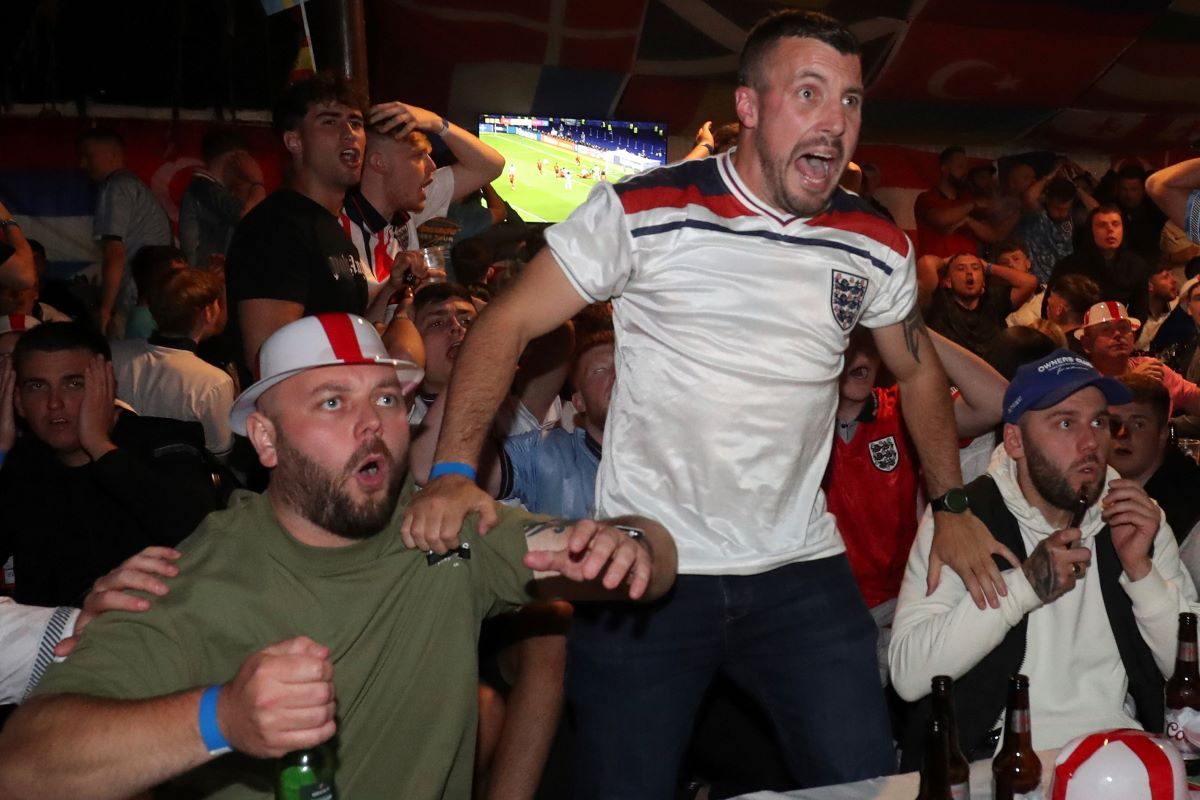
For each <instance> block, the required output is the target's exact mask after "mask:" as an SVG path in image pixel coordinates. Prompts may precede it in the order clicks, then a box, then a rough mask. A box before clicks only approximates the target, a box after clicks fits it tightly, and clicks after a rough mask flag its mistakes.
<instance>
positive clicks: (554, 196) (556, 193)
mask: <svg viewBox="0 0 1200 800" xmlns="http://www.w3.org/2000/svg"><path fill="white" fill-rule="evenodd" d="M480 138H481V139H482V140H483V141H484V142H487V143H488V144H489V145H491V146H492V147H494V148H496V149H497V150H499V151H500V154H501V155H503V156H504V172H503V173H502V174H501V175H500V177H499V178H497V179H496V180H494V181H492V187H493V188H494V189H495V190H496V191H497V192H498V193H499V194H500V196H501V197H503V198H504V200H505V202H507V203H508V204H509V205H510V206H512V207H513V208H514V209H516V212H517V213H518V214H520V215H521V218H522V219H524V220H525V221H526V222H558V221H560V220H564V219H566V218H567V216H568V215H569V214H570V213H571V212H572V211H574V210H575V207H576V206H578V205H579V204H580V203H582V202H583V201H584V200H586V199H587V196H588V192H590V191H591V190H592V187H593V186H595V185H596V180H594V179H592V178H580V177H579V172H580V170H581V168H587V169H589V170H590V169H596V168H600V167H604V168H606V169H607V170H608V182H609V183H615V182H616V181H618V180H620V179H621V178H623V177H624V176H625V175H627V174H628V173H627V172H625V170H624V169H623V168H622V167H619V166H616V165H613V164H605V162H604V161H603V160H602V159H599V158H596V157H594V156H588V155H584V154H581V153H572V152H569V151H567V150H563V149H562V148H561V147H554V146H552V145H548V144H543V143H541V142H534V141H531V140H529V139H526V138H524V137H521V136H517V135H515V134H511V133H485V134H483V135H482V136H480ZM576 155H578V156H579V162H580V163H579V164H576V163H575V156H576ZM539 159H549V161H548V162H547V163H545V164H543V165H542V171H541V173H539V172H538V168H537V162H538V160H539ZM556 163H557V164H558V165H559V166H560V167H563V168H564V169H569V170H571V188H570V189H568V188H567V185H566V184H567V182H566V179H565V178H556V177H554V165H555V164H556ZM514 164H515V165H516V167H517V172H516V176H515V180H514V184H515V185H514V186H510V185H509V182H508V168H509V167H510V166H512V165H514Z"/></svg>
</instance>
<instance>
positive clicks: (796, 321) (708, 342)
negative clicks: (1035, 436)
mask: <svg viewBox="0 0 1200 800" xmlns="http://www.w3.org/2000/svg"><path fill="white" fill-rule="evenodd" d="M546 239H547V242H548V243H549V246H550V248H551V250H552V252H553V253H554V256H555V258H556V259H557V260H558V263H559V265H560V266H561V268H562V270H563V272H564V273H565V274H566V276H567V278H568V279H569V280H570V281H571V283H572V284H573V285H574V287H575V289H576V290H577V291H578V292H579V293H580V294H581V295H582V296H583V297H585V298H587V299H588V300H589V301H596V300H603V299H607V298H610V297H611V298H613V312H614V313H613V321H614V324H615V326H616V334H617V337H616V338H617V342H616V345H617V346H616V364H617V380H616V385H615V386H614V388H613V395H612V401H611V405H610V409H609V416H608V421H607V424H606V426H605V433H604V458H603V461H602V463H601V465H600V474H599V477H598V482H597V500H598V504H597V509H598V514H599V515H600V516H603V517H609V516H615V515H620V514H632V513H637V514H644V515H646V516H649V517H652V518H654V519H657V520H659V521H660V522H662V523H663V524H664V525H665V526H666V527H667V529H668V530H669V531H670V532H671V533H672V534H673V535H674V537H675V540H676V543H677V545H678V548H679V571H680V572H681V573H690V574H754V573H759V572H764V571H766V570H769V569H772V568H775V567H777V566H781V565H783V564H787V563H791V562H794V561H801V560H809V559H816V558H822V557H826V556H831V555H835V554H837V553H839V552H841V551H842V550H843V546H842V543H841V539H840V538H839V536H838V533H837V528H836V525H835V523H834V519H833V517H832V515H831V514H829V513H828V512H827V511H826V508H825V498H824V495H823V494H822V493H821V489H820V484H821V477H822V475H823V473H824V471H825V466H826V464H827V462H828V460H829V450H830V446H831V442H832V437H833V422H834V410H835V406H836V403H837V382H838V377H839V375H840V374H841V371H842V360H843V353H844V352H845V350H846V345H847V338H848V336H849V333H850V330H851V329H852V328H853V327H854V325H855V324H857V323H862V324H863V325H866V326H868V327H881V326H885V325H892V324H896V323H899V322H901V321H902V320H903V319H904V318H905V317H906V316H907V315H908V313H909V311H910V310H911V309H912V308H913V305H914V303H915V299H916V283H915V277H914V272H915V271H914V260H913V256H912V246H911V243H910V242H909V241H908V239H907V237H905V235H904V233H903V232H902V231H901V230H900V229H899V228H896V227H895V226H894V225H892V224H891V223H889V222H887V221H886V220H884V219H882V218H880V217H879V216H877V215H875V214H874V213H873V212H872V211H870V210H869V209H868V207H867V206H866V205H865V204H864V203H863V202H862V201H861V200H859V198H858V197H857V196H856V195H853V194H850V193H848V192H843V191H841V190H838V192H837V194H836V195H835V196H834V199H833V202H832V204H831V207H830V209H829V210H828V211H827V212H825V213H823V214H821V215H819V216H817V217H813V218H807V219H804V218H796V217H787V216H785V215H784V214H782V213H780V212H778V211H776V210H774V209H772V208H770V207H769V206H768V205H767V204H765V203H764V202H762V201H761V200H759V199H758V198H756V197H754V196H753V195H752V194H751V193H750V192H749V190H748V189H747V188H746V187H745V185H744V184H743V183H742V182H741V180H740V179H739V178H738V176H737V174H736V172H735V171H734V168H733V163H732V161H731V160H730V158H729V155H722V156H719V157H717V158H708V159H703V160H699V161H686V162H681V163H679V164H676V165H673V166H669V167H664V168H661V169H657V170H654V171H652V172H648V173H644V174H642V175H639V176H637V177H634V178H632V179H630V180H626V181H624V182H622V183H619V184H616V185H610V184H599V185H597V186H596V187H595V188H594V189H593V190H592V192H591V194H590V196H589V198H588V201H587V202H586V203H585V204H584V205H583V206H581V207H580V208H578V209H577V210H576V211H575V212H574V213H573V214H572V215H571V216H570V218H568V219H567V220H566V221H565V222H563V223H560V224H559V225H555V226H553V227H551V228H550V229H549V230H548V231H547V234H546Z"/></svg>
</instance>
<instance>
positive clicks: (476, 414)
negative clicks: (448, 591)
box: [401, 248, 587, 552]
mask: <svg viewBox="0 0 1200 800" xmlns="http://www.w3.org/2000/svg"><path fill="white" fill-rule="evenodd" d="M585 305H587V301H586V300H585V299H584V298H583V297H582V296H581V295H580V294H579V293H578V292H576V291H575V289H574V287H573V286H572V285H571V283H570V281H568V280H567V277H566V275H565V274H563V271H562V270H561V269H560V268H559V266H558V263H557V262H556V261H555V260H554V255H553V253H552V252H551V250H550V249H549V248H544V249H543V250H542V252H541V253H539V254H538V255H537V257H535V258H534V259H533V261H531V262H529V264H528V265H527V266H526V267H525V269H524V270H523V271H522V273H521V277H520V278H519V279H518V280H517V282H516V284H514V285H513V287H512V288H511V289H509V290H508V291H507V292H505V293H503V294H501V295H500V297H499V298H497V299H496V300H495V302H492V303H490V304H488V306H487V307H486V308H485V309H484V310H483V311H482V312H481V313H480V315H479V316H478V317H477V318H476V319H475V322H474V323H473V324H472V325H471V331H470V332H469V333H468V334H467V338H466V340H465V341H464V342H463V346H462V349H461V350H460V351H459V354H458V359H457V360H456V362H455V365H454V374H453V376H452V377H451V379H450V388H449V390H448V396H447V399H446V418H445V421H444V422H443V423H442V432H441V435H440V436H439V438H438V443H437V449H436V451H435V456H434V462H435V464H437V463H444V462H459V463H466V464H470V465H471V466H472V467H474V466H477V463H476V461H477V459H478V457H479V453H480V449H481V448H482V446H483V442H484V439H485V438H486V437H487V435H488V432H489V430H490V427H491V422H492V418H493V417H494V416H495V414H496V409H497V408H499V407H500V402H501V401H502V400H503V399H504V396H505V394H506V392H507V391H508V388H509V385H510V384H511V382H512V376H513V371H514V370H515V369H516V366H517V359H518V357H519V356H520V354H521V353H522V352H523V351H524V350H525V346H526V345H527V344H529V342H530V341H531V340H532V339H534V338H536V337H538V336H541V335H542V334H544V333H547V332H549V331H551V330H553V329H554V328H556V327H558V326H560V325H562V324H563V323H564V322H566V321H567V320H568V319H570V318H571V317H573V316H575V314H576V313H578V312H579V311H580V310H581V309H582V308H583V307H584V306H585ZM469 511H478V512H479V514H480V519H479V530H480V532H481V533H482V532H485V531H487V530H489V529H490V528H491V527H492V525H494V524H495V522H496V514H495V510H494V509H493V507H492V500H491V498H490V497H488V495H487V493H486V492H484V491H483V490H481V489H480V488H479V487H478V486H476V485H475V483H474V481H472V480H471V479H470V478H467V477H465V476H463V475H456V474H449V475H443V476H441V477H437V478H434V479H433V480H431V481H430V482H429V484H428V485H427V486H426V487H425V489H424V490H423V491H422V492H420V493H419V494H418V495H417V496H416V497H415V498H414V500H413V502H412V504H411V505H410V506H409V508H408V511H407V512H406V513H405V517H404V523H403V525H402V526H401V535H402V536H403V537H405V542H406V543H407V544H409V545H410V546H415V547H420V548H423V549H430V550H435V551H437V552H445V551H447V550H449V549H451V548H454V547H457V546H458V531H459V529H460V528H461V527H462V520H463V517H464V516H466V514H467V512H469Z"/></svg>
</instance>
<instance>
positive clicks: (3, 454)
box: [0, 450, 8, 467]
mask: <svg viewBox="0 0 1200 800" xmlns="http://www.w3.org/2000/svg"><path fill="white" fill-rule="evenodd" d="M6 458H8V453H6V452H4V451H3V450H0V467H3V466H4V459H6Z"/></svg>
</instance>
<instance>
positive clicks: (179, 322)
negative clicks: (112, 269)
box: [149, 267, 222, 336]
mask: <svg viewBox="0 0 1200 800" xmlns="http://www.w3.org/2000/svg"><path fill="white" fill-rule="evenodd" d="M221 289H222V281H221V279H220V277H218V275H217V273H215V272H210V271H209V270H206V269H196V268H195V267H189V268H188V269H180V270H173V271H168V272H166V273H164V274H163V275H162V276H161V277H159V279H158V280H157V281H154V282H153V283H152V284H151V287H150V294H149V301H150V303H149V305H150V316H152V317H154V321H155V322H157V323H158V328H159V330H161V331H162V332H163V333H165V334H177V335H183V336H186V335H188V334H190V333H191V332H192V328H194V327H195V326H196V323H197V322H198V321H199V319H200V315H201V314H203V313H204V309H206V308H208V307H209V306H210V305H212V304H213V303H214V302H216V301H217V300H220V299H221Z"/></svg>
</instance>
